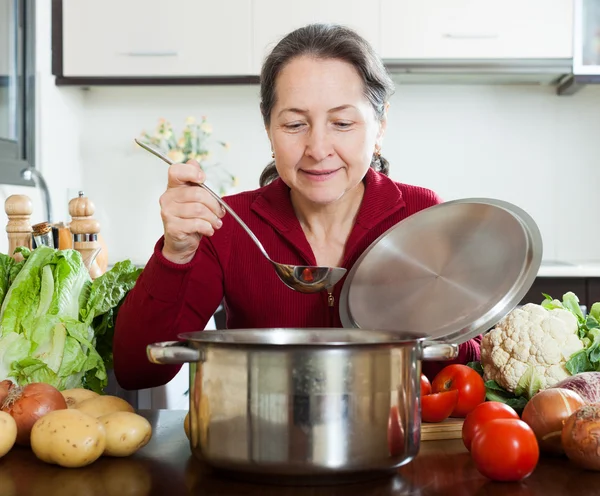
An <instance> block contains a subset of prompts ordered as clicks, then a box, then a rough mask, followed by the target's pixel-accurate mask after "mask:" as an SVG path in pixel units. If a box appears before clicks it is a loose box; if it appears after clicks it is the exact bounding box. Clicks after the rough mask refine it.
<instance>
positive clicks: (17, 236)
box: [4, 195, 33, 262]
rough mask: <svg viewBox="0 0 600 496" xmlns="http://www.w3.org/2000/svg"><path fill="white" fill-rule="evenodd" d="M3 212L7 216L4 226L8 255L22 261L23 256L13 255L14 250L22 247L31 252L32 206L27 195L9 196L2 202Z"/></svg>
mask: <svg viewBox="0 0 600 496" xmlns="http://www.w3.org/2000/svg"><path fill="white" fill-rule="evenodd" d="M4 211H5V212H6V215H8V224H6V233H7V235H8V254H9V255H10V256H12V257H13V258H14V259H15V260H16V261H17V262H20V261H21V260H23V255H21V254H20V253H15V249H16V248H18V247H19V246H24V247H26V248H29V249H30V250H31V247H32V244H33V243H32V242H31V233H32V231H33V229H32V227H31V224H30V221H29V219H30V217H31V213H32V212H33V205H32V203H31V200H30V198H29V197H28V196H27V195H11V196H9V197H8V198H7V199H6V201H5V202H4Z"/></svg>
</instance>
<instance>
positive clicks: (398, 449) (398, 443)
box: [388, 406, 404, 456]
mask: <svg viewBox="0 0 600 496" xmlns="http://www.w3.org/2000/svg"><path fill="white" fill-rule="evenodd" d="M388 448H389V450H390V455H391V456H400V455H403V454H404V431H403V430H402V424H401V422H400V417H399V415H398V407H397V406H393V407H392V408H391V409H390V418H389V420H388Z"/></svg>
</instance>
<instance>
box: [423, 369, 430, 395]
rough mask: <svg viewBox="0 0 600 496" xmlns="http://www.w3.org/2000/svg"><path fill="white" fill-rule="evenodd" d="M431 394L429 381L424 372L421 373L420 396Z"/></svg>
mask: <svg viewBox="0 0 600 496" xmlns="http://www.w3.org/2000/svg"><path fill="white" fill-rule="evenodd" d="M426 394H431V382H429V379H427V376H426V375H425V374H421V396H425V395H426Z"/></svg>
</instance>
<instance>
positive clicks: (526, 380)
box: [515, 365, 542, 399]
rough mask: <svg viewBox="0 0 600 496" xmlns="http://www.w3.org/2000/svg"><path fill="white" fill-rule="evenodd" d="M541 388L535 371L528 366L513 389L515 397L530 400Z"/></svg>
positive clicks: (540, 380) (540, 382)
mask: <svg viewBox="0 0 600 496" xmlns="http://www.w3.org/2000/svg"><path fill="white" fill-rule="evenodd" d="M541 387H542V379H541V377H540V375H539V374H538V373H537V371H536V370H535V367H533V365H530V366H529V367H528V368H527V370H526V371H525V373H524V374H523V375H522V376H521V378H520V379H519V382H518V383H517V387H516V389H515V396H522V397H525V398H527V399H531V398H532V397H533V395H534V394H535V393H537V392H538V391H539V390H540V388H541Z"/></svg>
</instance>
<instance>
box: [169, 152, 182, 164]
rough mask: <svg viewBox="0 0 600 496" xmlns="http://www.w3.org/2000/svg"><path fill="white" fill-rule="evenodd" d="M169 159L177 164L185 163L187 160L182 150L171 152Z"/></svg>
mask: <svg viewBox="0 0 600 496" xmlns="http://www.w3.org/2000/svg"><path fill="white" fill-rule="evenodd" d="M167 157H169V158H170V159H171V160H172V161H173V162H177V163H180V162H183V160H184V159H185V155H184V154H183V152H182V151H180V150H169V153H167Z"/></svg>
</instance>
